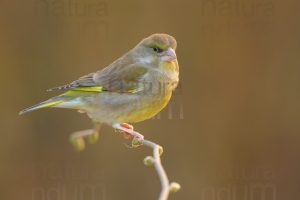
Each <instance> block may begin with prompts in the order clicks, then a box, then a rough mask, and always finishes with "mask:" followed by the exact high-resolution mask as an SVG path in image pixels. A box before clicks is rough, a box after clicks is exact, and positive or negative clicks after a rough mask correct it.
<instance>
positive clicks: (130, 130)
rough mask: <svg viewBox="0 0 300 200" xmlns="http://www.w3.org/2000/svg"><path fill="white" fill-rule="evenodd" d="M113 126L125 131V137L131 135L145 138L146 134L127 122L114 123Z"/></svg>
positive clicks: (122, 131)
mask: <svg viewBox="0 0 300 200" xmlns="http://www.w3.org/2000/svg"><path fill="white" fill-rule="evenodd" d="M113 128H115V129H116V130H118V131H120V132H121V133H123V136H124V138H126V139H128V138H130V137H133V138H138V139H144V136H143V135H142V134H140V133H138V132H136V131H134V130H133V126H132V125H130V124H127V123H122V124H114V125H113Z"/></svg>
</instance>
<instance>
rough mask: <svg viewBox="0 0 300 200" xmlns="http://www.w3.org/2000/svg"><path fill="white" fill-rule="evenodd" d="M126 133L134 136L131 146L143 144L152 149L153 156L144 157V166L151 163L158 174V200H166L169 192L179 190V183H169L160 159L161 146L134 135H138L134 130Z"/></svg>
mask: <svg viewBox="0 0 300 200" xmlns="http://www.w3.org/2000/svg"><path fill="white" fill-rule="evenodd" d="M127 133H128V134H130V135H132V136H133V137H134V138H133V140H132V146H133V147H134V146H139V145H145V146H148V147H150V148H152V149H153V157H152V156H147V157H146V158H145V159H144V164H145V165H146V166H152V165H153V166H154V168H155V170H156V172H157V174H158V177H159V180H160V184H161V192H160V195H159V198H158V200H167V199H168V196H169V193H170V192H177V191H178V190H180V185H179V184H178V183H176V182H172V183H171V184H170V182H169V179H168V176H167V174H166V171H165V170H164V168H163V166H162V164H161V160H160V156H161V155H162V153H163V148H162V147H161V146H160V145H158V144H156V143H154V142H152V141H149V140H146V139H144V137H136V136H137V135H140V134H139V133H138V132H136V131H129V132H127ZM132 133H133V134H132Z"/></svg>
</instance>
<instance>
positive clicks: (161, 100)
mask: <svg viewBox="0 0 300 200" xmlns="http://www.w3.org/2000/svg"><path fill="white" fill-rule="evenodd" d="M176 47H177V43H176V40H175V39H174V38H173V37H172V36H169V35H167V34H154V35H151V36H150V37H148V38H145V39H144V40H142V41H141V42H140V43H139V44H138V45H137V46H136V47H134V48H133V49H132V50H130V51H129V52H128V53H126V54H124V55H123V56H122V57H120V58H119V59H117V60H116V61H115V62H113V63H112V64H110V65H109V66H108V67H106V68H104V69H102V70H100V71H97V72H95V73H90V74H88V75H86V76H83V77H81V78H79V79H78V80H76V81H73V82H72V83H70V84H67V85H64V86H59V87H56V88H52V89H50V91H52V90H67V91H66V92H64V93H63V94H61V95H59V96H56V97H53V98H51V99H49V100H47V101H44V102H42V103H39V104H37V105H35V106H32V107H30V108H27V109H25V110H23V111H21V112H20V114H23V113H25V112H29V111H33V110H37V109H41V108H46V107H59V108H71V109H78V110H81V111H84V112H86V113H87V114H88V116H89V117H90V118H92V119H93V121H96V122H103V123H106V124H111V125H112V124H115V123H123V122H129V123H130V122H133V123H134V122H139V121H143V120H146V119H148V118H151V117H153V116H154V115H156V114H157V113H158V112H160V111H161V110H162V109H163V108H164V107H165V106H166V105H167V104H168V102H169V100H170V98H171V96H172V91H173V90H174V89H175V88H176V86H177V83H178V79H179V78H178V76H179V67H178V62H177V58H176V54H175V50H176ZM161 87H163V90H162V88H161ZM162 91H163V92H162Z"/></svg>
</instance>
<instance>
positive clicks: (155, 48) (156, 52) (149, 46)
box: [134, 33, 177, 66]
mask: <svg viewBox="0 0 300 200" xmlns="http://www.w3.org/2000/svg"><path fill="white" fill-rule="evenodd" d="M176 47H177V42H176V40H175V38H174V37H172V36H170V35H168V34H162V33H156V34H153V35H151V36H149V37H147V38H145V39H143V40H142V41H141V42H140V43H139V44H138V45H137V46H136V47H135V48H134V54H135V58H137V59H138V62H141V63H143V64H152V65H156V66H158V65H159V64H160V63H162V62H163V63H165V62H167V63H172V62H175V61H177V56H176V53H175V50H176Z"/></svg>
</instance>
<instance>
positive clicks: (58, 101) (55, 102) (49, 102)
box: [19, 96, 66, 115]
mask: <svg viewBox="0 0 300 200" xmlns="http://www.w3.org/2000/svg"><path fill="white" fill-rule="evenodd" d="M65 101H66V99H64V98H63V97H62V96H57V97H53V98H51V99H48V100H47V101H43V102H41V103H38V104H36V105H33V106H31V107H29V108H25V109H24V110H22V111H20V112H19V115H22V114H24V113H27V112H31V111H34V110H38V109H41V108H48V107H55V106H57V105H59V104H61V103H64V102H65Z"/></svg>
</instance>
